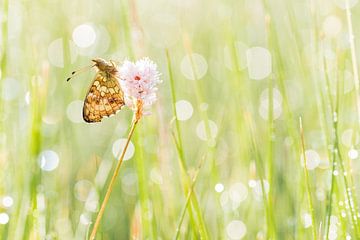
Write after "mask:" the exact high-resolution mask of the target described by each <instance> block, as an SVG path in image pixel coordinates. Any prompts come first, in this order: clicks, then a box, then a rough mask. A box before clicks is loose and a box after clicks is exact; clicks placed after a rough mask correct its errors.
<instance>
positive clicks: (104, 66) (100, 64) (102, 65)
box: [91, 58, 117, 72]
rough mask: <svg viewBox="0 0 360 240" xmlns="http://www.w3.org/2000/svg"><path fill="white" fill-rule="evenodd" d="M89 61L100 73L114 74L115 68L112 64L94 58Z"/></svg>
mask: <svg viewBox="0 0 360 240" xmlns="http://www.w3.org/2000/svg"><path fill="white" fill-rule="evenodd" d="M91 61H93V62H94V63H95V67H97V68H98V69H99V70H100V71H106V72H116V71H117V70H116V66H115V64H114V63H113V62H111V61H110V62H108V61H106V60H104V59H102V58H94V59H92V60H91Z"/></svg>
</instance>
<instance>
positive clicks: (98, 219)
mask: <svg viewBox="0 0 360 240" xmlns="http://www.w3.org/2000/svg"><path fill="white" fill-rule="evenodd" d="M138 122H139V119H138V118H136V117H134V119H133V121H132V123H131V128H130V131H129V135H128V137H127V140H126V144H125V147H124V149H123V150H122V152H121V155H120V158H119V161H118V163H117V165H116V168H115V171H114V174H113V176H112V178H111V181H110V184H109V186H108V188H107V190H106V194H105V197H104V200H103V202H102V204H101V208H100V211H99V213H98V215H97V217H96V221H95V225H94V228H93V230H92V232H91V235H90V240H94V239H95V236H96V233H97V230H98V228H99V225H100V221H101V218H102V216H103V214H104V211H105V207H106V204H107V202H108V201H109V198H110V194H111V192H112V190H113V187H114V184H115V180H116V177H117V175H118V174H119V171H120V167H121V164H122V162H123V159H124V156H125V153H126V149H127V148H128V146H129V143H130V139H131V137H132V135H133V133H134V130H135V127H136V125H137V123H138Z"/></svg>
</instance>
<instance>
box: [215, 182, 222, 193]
mask: <svg viewBox="0 0 360 240" xmlns="http://www.w3.org/2000/svg"><path fill="white" fill-rule="evenodd" d="M215 191H216V192H218V193H221V192H222V191H224V185H223V184H222V183H217V184H216V185H215Z"/></svg>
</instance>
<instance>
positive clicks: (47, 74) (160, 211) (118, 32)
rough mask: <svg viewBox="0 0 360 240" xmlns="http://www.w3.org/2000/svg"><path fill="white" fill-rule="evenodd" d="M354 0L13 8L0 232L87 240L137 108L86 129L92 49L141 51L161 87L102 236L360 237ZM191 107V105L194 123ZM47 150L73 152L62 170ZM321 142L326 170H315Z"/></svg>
mask: <svg viewBox="0 0 360 240" xmlns="http://www.w3.org/2000/svg"><path fill="white" fill-rule="evenodd" d="M351 2H352V1H349V3H351ZM347 3H348V0H344V1H335V0H334V1H325V0H309V1H296V0H290V1H276V0H272V1H265V0H263V1H261V0H258V1H247V0H243V1H237V0H227V1H205V0H198V1H183V2H182V1H163V0H155V1H144V0H138V1H133V0H129V1H127V0H121V1H102V2H99V1H31V2H28V1H18V2H14V1H7V0H4V1H2V2H1V4H0V12H1V15H0V16H1V19H2V21H1V31H0V32H1V34H0V43H1V44H0V60H1V63H0V71H1V75H0V77H1V81H0V91H1V96H0V169H1V171H0V180H1V184H0V238H1V239H11V240H13V239H14V240H17V239H45V238H46V239H86V238H88V237H89V235H90V233H91V229H92V228H93V224H94V221H95V218H96V215H97V211H98V210H99V207H100V204H101V201H102V199H103V198H104V195H105V193H106V188H107V186H108V185H109V181H110V179H111V175H112V170H113V169H114V167H115V164H116V161H117V160H116V158H115V157H114V156H113V152H112V147H113V143H114V142H115V141H116V140H118V139H119V138H126V136H127V130H128V129H129V127H130V124H131V117H132V113H131V111H130V110H122V111H121V112H119V113H118V114H117V115H116V116H114V117H111V118H109V119H106V120H104V121H103V122H102V123H100V124H86V123H84V122H78V120H79V118H80V120H81V107H76V102H75V105H74V103H73V101H75V100H83V99H84V97H85V94H86V92H87V89H88V87H89V85H90V83H91V80H92V78H93V76H94V71H93V70H91V71H90V72H88V73H83V74H81V75H79V76H78V77H76V78H74V79H73V80H71V81H70V82H66V78H67V77H68V76H69V74H71V72H72V71H73V70H76V69H79V68H81V67H83V66H87V65H89V63H90V60H91V59H92V58H93V57H102V58H105V59H113V60H116V61H122V60H124V59H125V58H128V59H131V60H134V59H138V58H141V57H143V56H148V57H150V58H151V59H152V60H154V61H155V62H156V63H157V64H158V66H159V70H160V72H161V73H162V75H161V78H162V80H163V83H162V84H160V85H159V91H158V101H157V103H156V104H155V105H154V106H153V107H152V115H150V116H145V117H144V118H143V119H141V121H140V122H139V124H138V126H137V129H136V131H135V134H134V136H133V139H132V140H131V142H132V144H133V145H134V147H135V153H134V155H133V156H132V157H131V158H130V159H129V160H127V161H124V162H123V165H122V166H121V169H120V173H119V175H118V177H117V179H116V182H115V184H114V189H113V192H112V195H111V198H110V200H109V202H108V205H107V206H106V209H105V212H104V215H103V219H102V221H101V224H100V227H99V231H98V234H97V239H104V240H105V239H231V237H232V235H233V236H234V235H237V234H238V238H236V236H235V239H239V238H242V239H315V238H316V239H333V237H334V236H335V234H336V235H337V239H346V236H351V239H358V238H360V222H359V209H358V206H359V194H360V191H359V184H358V182H359V170H360V164H359V157H358V156H356V154H357V153H358V152H357V151H358V150H359V146H360V145H359V144H360V132H359V130H360V102H359V100H358V99H359V96H360V89H359V73H358V67H359V65H358V63H359V54H358V50H359V49H360V47H359V38H360V31H359V26H358V22H359V20H360V5H359V3H358V4H356V5H355V6H353V7H351V8H349V7H348V8H346V7H344V8H340V7H339V5H338V4H340V5H341V4H343V6H346V4H347ZM334 17H335V18H334ZM86 23H88V24H91V26H93V27H94V29H95V35H96V39H95V43H94V44H93V45H91V46H90V47H89V48H88V49H85V50H84V49H81V48H80V47H79V46H77V45H76V43H74V40H73V38H72V36H73V31H74V29H75V28H76V27H77V26H79V25H81V24H86ZM352 36H354V38H352ZM89 38H90V37H85V38H84V39H83V40H84V41H85V42H86V41H88V40H89ZM57 39H60V41H58V42H54V41H55V40H57ZM77 44H78V43H77ZM252 47H262V48H264V49H266V50H268V51H269V53H270V54H271V66H270V69H271V73H270V74H265V76H264V77H263V78H262V79H259V80H255V79H253V78H254V77H253V76H252V70H253V69H252V68H253V67H255V68H256V67H257V66H259V65H260V64H261V62H262V61H265V60H266V57H265V56H262V57H260V58H259V59H257V60H256V61H254V63H255V64H254V66H246V64H245V63H248V65H249V64H250V62H251V61H249V58H250V56H249V55H247V54H249V52H247V50H248V49H250V48H252ZM193 54H199V55H200V56H201V57H202V59H203V60H205V62H206V66H207V68H205V70H204V66H203V65H201V64H199V63H198V61H199V59H198V55H193ZM187 55H188V56H189V58H188V62H187V65H186V64H184V57H185V56H187ZM184 66H185V72H184ZM265 68H266V66H263V67H261V69H258V71H257V72H256V73H259V71H262V70H264V69H265ZM189 74H190V75H192V76H193V78H194V80H189V79H187V76H188V75H189ZM14 79H15V81H14ZM264 91H267V93H266V92H265V93H264ZM279 96H280V97H279ZM265 98H266V100H265V101H264V99H265ZM179 100H186V101H188V102H189V103H191V105H192V108H193V114H192V115H191V118H189V119H187V120H185V121H182V117H183V116H182V115H183V114H184V113H183V112H181V110H180V109H178V111H177V110H176V108H177V106H179V105H178V104H177V103H178V101H179ZM74 106H75V107H74ZM279 109H280V110H281V111H280V112H279ZM300 117H301V119H302V127H301V128H300V129H299V118H300ZM200 122H202V123H203V127H202V128H203V129H202V130H201V129H200V130H201V133H200V135H201V136H200V137H202V138H203V139H201V138H200V137H199V136H198V135H199V131H200V130H199V127H198V124H199V123H200ZM213 123H215V125H216V127H215V128H216V129H214V126H213ZM351 131H352V133H353V134H352V135H351V134H349V133H351ZM214 132H216V134H214ZM350 135H351V136H350ZM46 150H52V151H54V152H55V153H56V154H57V156H58V157H59V165H58V166H57V167H56V168H55V169H53V170H52V171H44V170H43V169H42V168H41V167H40V165H39V161H41V158H40V156H41V154H42V153H43V152H44V151H46ZM307 150H314V151H315V152H316V153H317V154H318V156H319V158H320V159H319V160H320V163H319V165H318V166H317V167H316V168H315V169H311V165H310V168H308V166H306V167H304V166H302V164H301V158H308V156H307V155H306V154H305V151H307ZM350 150H351V151H350ZM353 150H356V151H355V152H354V151H353ZM308 160H309V161H310V163H312V162H311V161H314V159H312V157H311V156H310V159H308ZM43 167H44V166H43ZM45 167H47V166H45ZM215 186H216V188H215ZM222 187H223V189H222ZM6 196H10V197H11V199H12V200H13V203H12V204H10V205H11V206H9V205H8V204H9V203H8V202H6V199H9V198H5V197H6ZM4 199H5V200H4ZM6 216H8V217H9V221H8V222H7V221H6ZM304 216H311V222H312V224H311V225H309V224H308V223H309V221H307V224H305V223H304ZM4 221H5V222H4ZM239 221H240V222H239ZM233 226H236V227H235V228H234V229H237V230H238V232H237V233H236V231H235V230H234V229H232V228H233ZM243 226H245V228H246V231H244V230H242V231H240V230H241V228H242V227H243ZM239 229H240V230H239Z"/></svg>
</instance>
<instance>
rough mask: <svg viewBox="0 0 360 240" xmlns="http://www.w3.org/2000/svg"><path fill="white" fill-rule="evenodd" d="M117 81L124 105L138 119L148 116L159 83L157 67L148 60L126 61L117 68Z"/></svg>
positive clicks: (154, 100)
mask: <svg viewBox="0 0 360 240" xmlns="http://www.w3.org/2000/svg"><path fill="white" fill-rule="evenodd" d="M119 79H120V85H121V88H122V90H123V91H124V95H125V104H126V105H127V106H128V107H129V108H131V109H132V110H134V111H137V114H138V115H139V116H138V118H140V117H141V116H142V115H143V114H149V113H150V112H149V111H148V109H149V108H150V106H151V105H152V104H153V103H154V102H156V99H157V98H156V91H157V88H156V85H157V84H158V83H160V82H161V80H160V73H159V72H158V70H157V65H156V64H155V63H154V62H153V61H151V60H150V59H149V58H142V59H140V60H138V61H136V62H135V63H133V62H130V61H128V60H126V61H124V63H123V64H122V65H121V66H120V67H119Z"/></svg>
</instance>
